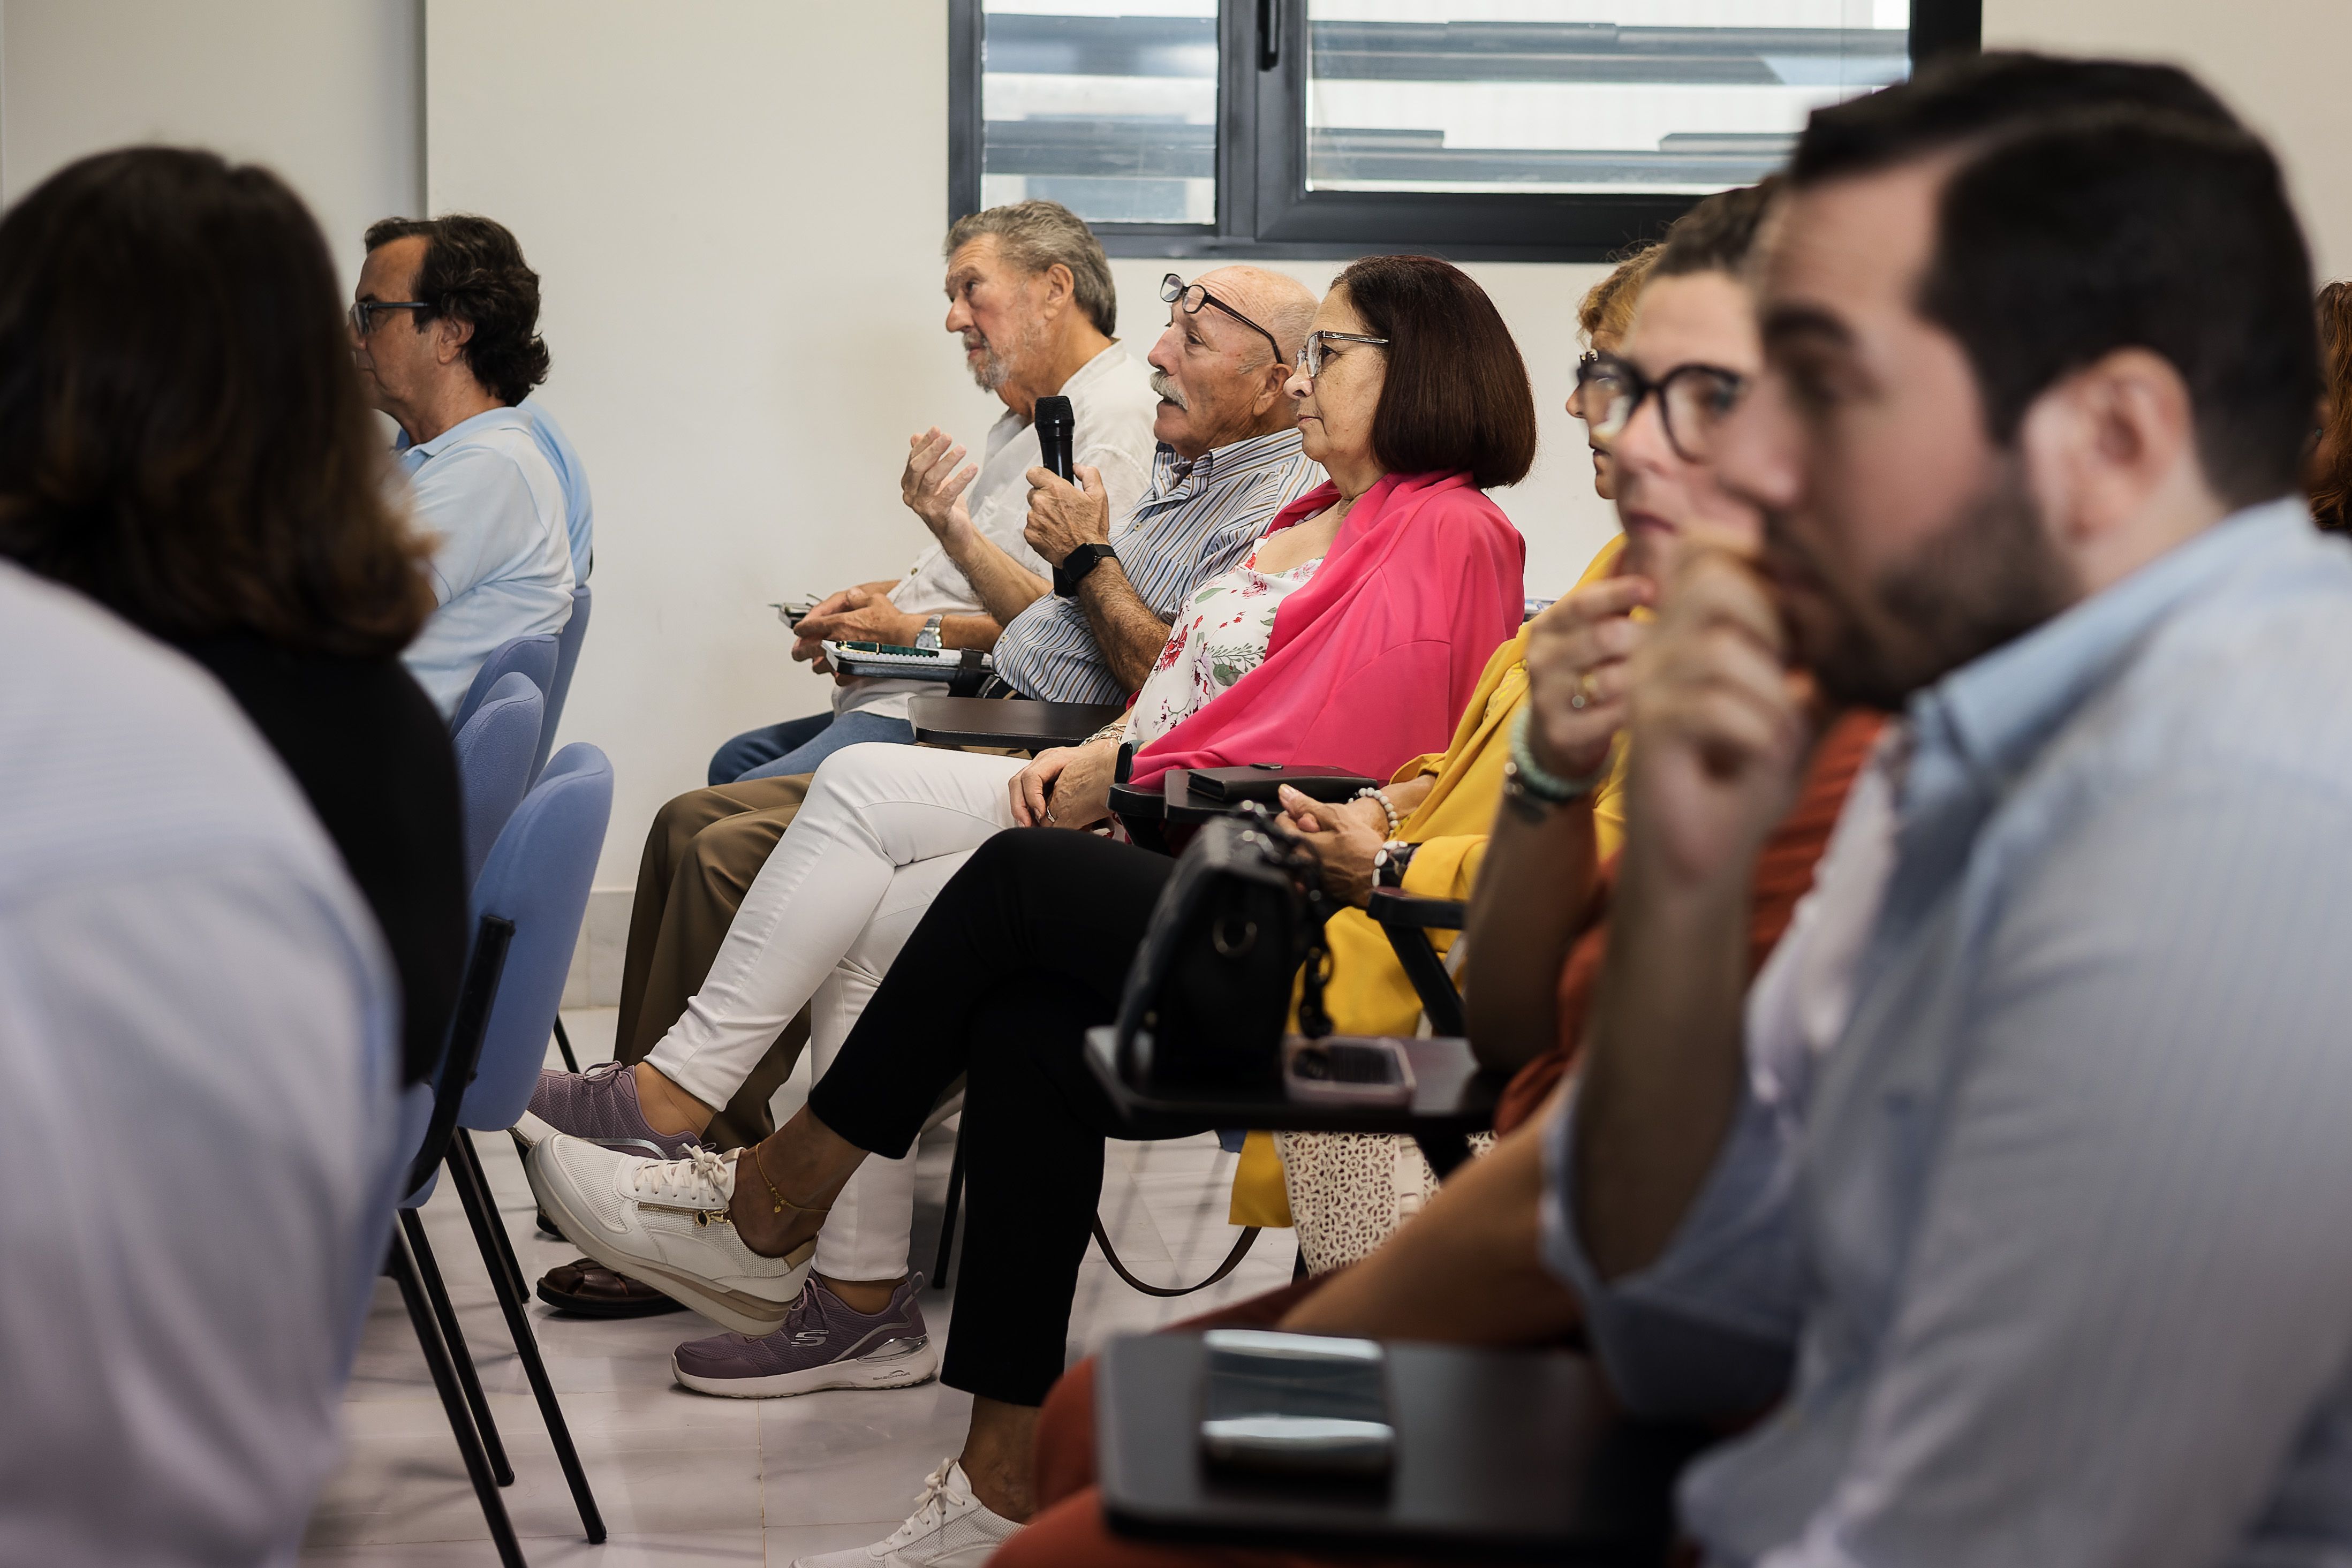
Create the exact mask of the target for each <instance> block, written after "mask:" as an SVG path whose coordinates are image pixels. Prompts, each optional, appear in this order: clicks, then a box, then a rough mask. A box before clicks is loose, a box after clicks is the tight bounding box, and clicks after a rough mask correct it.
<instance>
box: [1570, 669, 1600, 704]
mask: <svg viewBox="0 0 2352 1568" xmlns="http://www.w3.org/2000/svg"><path fill="white" fill-rule="evenodd" d="M1596 695H1599V694H1597V693H1596V692H1595V691H1594V690H1593V686H1592V672H1591V671H1590V670H1587V671H1586V672H1585V673H1584V674H1581V675H1579V676H1578V677H1577V678H1576V691H1575V694H1574V695H1571V696H1570V698H1569V699H1568V706H1570V708H1572V709H1574V710H1575V711H1577V712H1579V713H1581V712H1583V711H1584V710H1585V709H1586V708H1589V707H1591V706H1592V701H1593V698H1594V697H1595V696H1596Z"/></svg>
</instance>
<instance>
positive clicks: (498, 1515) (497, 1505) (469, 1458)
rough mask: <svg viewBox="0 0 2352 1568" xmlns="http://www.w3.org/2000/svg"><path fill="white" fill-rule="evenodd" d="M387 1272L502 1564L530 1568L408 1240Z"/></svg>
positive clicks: (400, 1243)
mask: <svg viewBox="0 0 2352 1568" xmlns="http://www.w3.org/2000/svg"><path fill="white" fill-rule="evenodd" d="M383 1271H384V1272H385V1273H387V1274H389V1275H391V1276H392V1277H393V1279H394V1281H395V1282H397V1283H398V1284H399V1286H400V1299H401V1301H402V1302H403V1303H404V1304H405V1305H406V1306H407V1308H408V1322H409V1326H410V1327H412V1328H414V1329H415V1331H416V1345H417V1348H418V1349H419V1350H421V1351H423V1352H424V1353H425V1367H426V1369H427V1370H429V1371H430V1372H431V1373H432V1374H433V1386H434V1389H435V1390H436V1392H437V1393H439V1394H440V1396H441V1408H442V1409H443V1410H444V1411H446V1413H447V1414H448V1416H449V1430H450V1432H451V1433H452V1434H453V1435H454V1436H455V1437H457V1452H458V1453H459V1454H461V1455H462V1456H464V1458H465V1460H466V1475H467V1479H470V1480H471V1481H472V1482H473V1483H474V1496H475V1498H476V1499H477V1500H479V1501H480V1503H481V1505H482V1518H483V1519H484V1520H485V1521H488V1524H489V1527H490V1540H491V1541H492V1542H494V1543H495V1544H496V1545H497V1547H498V1549H499V1562H500V1563H503V1564H504V1565H505V1568H527V1565H526V1564H525V1563H524V1562H523V1556H522V1543H521V1542H518V1541H517V1540H516V1539H515V1532H514V1521H511V1520H509V1518H507V1505H506V1500H505V1499H504V1498H501V1497H500V1496H499V1488H498V1482H497V1481H495V1480H494V1479H491V1476H490V1461H489V1458H488V1456H487V1455H486V1454H485V1453H484V1452H483V1451H482V1439H481V1435H480V1434H479V1433H478V1432H476V1431H475V1430H474V1421H473V1417H472V1416H469V1415H468V1414H467V1410H466V1398H465V1396H464V1395H463V1394H462V1393H460V1392H459V1391H458V1387H457V1368H456V1367H455V1366H454V1365H452V1364H451V1363H450V1360H449V1347H448V1345H447V1344H446V1343H444V1342H443V1340H442V1338H441V1329H440V1325H439V1324H437V1323H436V1322H434V1321H433V1308H432V1306H431V1304H430V1303H429V1302H427V1301H425V1285H424V1281H422V1280H420V1279H419V1278H418V1277H417V1270H416V1259H415V1256H414V1255H413V1254H411V1253H410V1251H409V1249H408V1239H407V1238H406V1237H404V1236H401V1235H397V1234H395V1235H394V1237H393V1239H392V1247H391V1249H390V1251H389V1252H388V1253H387V1255H386V1256H385V1259H384V1264H383Z"/></svg>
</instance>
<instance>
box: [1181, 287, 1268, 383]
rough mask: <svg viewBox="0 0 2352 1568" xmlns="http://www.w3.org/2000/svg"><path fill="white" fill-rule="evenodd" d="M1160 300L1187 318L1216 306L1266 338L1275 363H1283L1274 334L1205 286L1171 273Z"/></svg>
mask: <svg viewBox="0 0 2352 1568" xmlns="http://www.w3.org/2000/svg"><path fill="white" fill-rule="evenodd" d="M1160 298H1162V299H1164V300H1166V301H1167V302H1168V303H1169V304H1171V305H1176V306H1181V308H1183V311H1184V314H1185V315H1187V316H1198V315H1199V314H1200V313H1201V311H1202V308H1204V307H1206V306H1211V305H1213V306H1215V307H1216V308H1218V309H1220V310H1222V311H1223V312H1224V313H1225V314H1226V315H1228V316H1230V317H1232V318H1233V319H1234V320H1236V321H1238V322H1240V323H1241V324H1242V325H1243V326H1244V327H1246V328H1248V329H1250V330H1251V331H1253V332H1255V333H1256V334H1257V335H1258V336H1259V337H1261V338H1264V339H1265V340H1266V345H1267V347H1269V348H1271V349H1272V350H1274V358H1275V362H1276V364H1279V363H1281V362H1282V345H1281V344H1280V343H1279V342H1277V341H1276V340H1275V336H1274V334H1273V333H1271V332H1269V331H1267V330H1266V329H1265V328H1263V327H1261V326H1259V325H1258V324H1257V323H1256V322H1255V321H1253V320H1251V319H1249V318H1248V317H1246V316H1244V315H1243V314H1242V313H1241V312H1240V311H1238V310H1236V309H1234V308H1233V307H1232V306H1230V305H1228V304H1226V303H1225V302H1224V301H1223V300H1222V299H1220V298H1217V297H1216V296H1215V295H1213V294H1212V293H1210V292H1209V290H1208V288H1207V287H1206V286H1205V285H1202V284H1198V283H1187V282H1185V281H1184V280H1183V279H1182V278H1181V277H1177V276H1176V275H1175V274H1174V273H1172V272H1171V273H1170V274H1169V275H1168V276H1167V277H1163V278H1161V279H1160Z"/></svg>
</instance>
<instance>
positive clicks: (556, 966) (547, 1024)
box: [457, 742, 613, 1132]
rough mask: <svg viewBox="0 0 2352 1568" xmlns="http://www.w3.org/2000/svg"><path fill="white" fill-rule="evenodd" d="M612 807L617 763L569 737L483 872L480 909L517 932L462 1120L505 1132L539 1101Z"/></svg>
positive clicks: (477, 892) (477, 886) (477, 884)
mask: <svg viewBox="0 0 2352 1568" xmlns="http://www.w3.org/2000/svg"><path fill="white" fill-rule="evenodd" d="M612 813H613V765H612V764H611V763H610V762H607V761H606V760H605V759H604V753H603V752H601V751H599V750H597V749H596V747H593V746H589V745H586V744H584V743H577V742H575V743H574V744H572V745H571V746H567V747H564V748H563V749H562V751H559V752H557V753H556V754H555V757H554V758H553V759H552V760H551V761H550V762H549V763H548V765H547V771H546V772H545V773H543V774H541V776H540V780H539V782H538V783H536V784H534V785H532V786H531V790H530V794H529V795H527V796H525V797H524V798H523V802H522V804H521V805H520V807H518V808H517V809H516V810H515V814H514V816H513V818H512V819H511V820H510V821H509V822H508V823H507V828H506V831H505V832H503V833H501V834H499V842H498V847H497V848H496V849H494V850H492V851H491V852H490V858H489V862H488V863H487V864H486V865H484V866H483V867H482V874H481V875H480V876H478V877H477V878H476V879H475V881H474V916H475V918H476V919H479V918H480V917H481V916H483V915H502V916H504V917H505V918H506V919H509V920H511V921H513V922H514V926H515V939H514V947H513V950H512V951H511V952H509V954H508V955H507V971H506V977H505V979H504V980H503V981H501V982H500V983H499V1000H498V1006H497V1007H496V1009H493V1010H492V1012H491V1014H490V1026H489V1032H488V1034H487V1035H486V1036H484V1038H483V1041H482V1063H481V1068H480V1070H479V1071H478V1074H477V1076H476V1077H475V1079H474V1084H473V1087H472V1088H471V1089H469V1090H467V1092H466V1103H465V1107H464V1109H463V1111H462V1112H461V1113H459V1116H458V1119H457V1120H458V1125H459V1126H461V1127H470V1128H473V1129H474V1130H476V1131H478V1132H503V1131H504V1130H505V1129H507V1128H509V1127H511V1126H513V1125H514V1124H515V1123H516V1122H518V1121H520V1119H521V1117H522V1113H523V1110H524V1108H525V1107H526V1106H528V1105H529V1104H530V1092H531V1091H532V1090H533V1089H535V1088H537V1087H538V1086H539V1070H540V1068H541V1065H542V1064H543V1063H544V1062H545V1061H546V1060H547V1040H548V1036H549V1034H550V1033H551V1032H552V1030H554V1027H555V1014H556V1009H557V1008H558V1007H559V1006H561V1005H562V1001H563V981H564V977H566V976H567V975H569V974H570V973H571V970H572V950H573V948H574V947H575V946H578V944H579V941H580V923H581V921H582V919H583V917H584V916H585V915H586V914H587V912H588V884H589V883H590V882H591V881H593V879H594V876H595V873H596V859H597V857H598V855H600V854H601V853H602V852H604V829H605V826H606V824H607V823H608V822H609V821H611V818H612Z"/></svg>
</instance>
